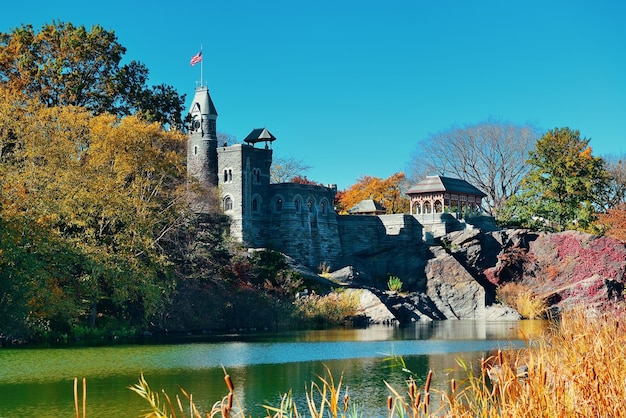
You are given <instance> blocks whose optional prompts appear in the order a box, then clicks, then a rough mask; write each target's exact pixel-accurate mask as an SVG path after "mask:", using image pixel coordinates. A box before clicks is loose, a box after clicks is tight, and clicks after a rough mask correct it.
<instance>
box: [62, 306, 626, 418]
mask: <svg viewBox="0 0 626 418" xmlns="http://www.w3.org/2000/svg"><path fill="white" fill-rule="evenodd" d="M625 318H626V314H625V313H624V311H623V310H622V309H617V310H615V312H612V313H611V314H606V315H604V316H594V315H592V314H589V313H587V312H585V311H583V310H574V311H571V312H566V313H565V314H564V315H563V316H562V318H561V320H560V321H559V322H558V323H555V324H554V326H553V327H552V329H551V330H550V332H548V333H547V334H546V335H544V336H542V337H540V338H539V339H538V340H537V341H528V343H527V346H526V348H524V349H521V350H508V351H498V352H497V353H496V354H494V355H493V356H491V357H489V358H486V359H483V360H481V361H480V363H479V364H478V366H477V367H476V368H475V367H474V366H473V365H470V364H467V363H465V362H464V361H463V360H462V359H458V360H457V361H458V364H459V367H460V368H461V369H462V370H463V371H464V373H465V375H466V378H465V379H463V380H462V381H456V380H451V381H450V382H449V386H448V385H441V386H440V387H449V389H447V390H436V389H433V388H432V387H431V386H432V383H433V371H432V370H431V371H429V372H428V374H427V376H426V378H425V380H424V381H425V383H424V386H423V387H420V386H419V385H418V384H417V382H416V380H415V379H414V378H413V376H412V375H411V376H409V377H408V379H407V381H406V387H405V388H402V389H397V388H394V387H393V386H392V385H390V384H388V383H387V382H385V386H386V388H387V390H388V392H389V396H388V398H387V408H386V410H387V416H388V417H390V418H392V417H402V418H404V417H409V418H421V417H455V418H456V417H468V418H469V417H471V418H481V417H484V418H492V417H493V418H498V417H512V418H516V417H570V416H577V417H626V409H625V408H624V406H623V405H624V402H625V400H626V326H624V325H621V324H620V322H621V321H622V320H624V319H625ZM224 381H225V384H226V389H227V390H228V393H227V395H226V396H224V398H222V400H220V401H218V402H216V403H215V404H214V405H213V407H212V409H211V410H210V411H206V412H203V413H200V412H199V411H198V409H197V407H196V405H195V404H194V402H193V397H192V395H191V394H188V393H186V392H185V391H184V390H183V389H181V393H182V395H183V398H184V399H186V400H187V401H188V402H189V404H188V406H187V407H186V408H184V407H183V403H182V401H181V398H180V397H179V396H178V395H177V396H176V399H175V400H176V402H175V403H173V402H172V401H171V399H170V397H169V396H168V395H167V394H166V393H165V392H162V393H163V395H164V397H165V402H163V403H161V402H160V399H159V394H158V393H155V392H152V391H151V390H150V388H149V386H148V383H147V382H146V381H145V379H144V377H143V375H142V376H141V378H140V380H139V383H138V384H136V385H133V386H132V387H131V388H130V389H131V390H133V391H135V392H136V393H137V394H139V395H140V396H141V397H143V398H144V399H145V400H146V401H147V402H148V404H149V410H148V411H147V412H146V413H145V414H144V415H142V416H143V417H154V418H166V417H167V418H170V417H179V416H180V417H182V418H185V417H187V416H189V417H191V418H201V417H222V418H233V417H237V418H239V417H241V418H243V417H246V416H250V415H246V412H245V410H244V408H243V407H242V406H241V405H240V404H239V403H238V401H237V396H236V393H235V388H234V385H233V383H232V380H231V378H230V376H229V375H228V373H226V370H224ZM342 384H343V375H341V377H340V379H339V380H338V381H335V380H334V378H333V375H332V373H331V370H330V369H328V368H327V369H326V376H323V377H322V376H318V382H312V383H311V385H310V386H309V388H308V389H307V391H306V407H307V408H308V411H303V412H301V411H299V410H298V408H297V406H296V402H295V401H294V399H293V396H292V392H291V391H289V392H288V393H286V394H284V395H283V396H282V397H281V402H280V405H279V406H268V405H263V406H264V408H265V410H266V417H268V418H287V417H288V418H301V417H302V418H304V417H311V418H323V417H330V418H348V417H350V418H352V417H355V418H356V417H373V416H376V415H375V414H374V413H372V412H371V411H366V410H362V408H361V407H360V406H359V405H360V404H359V403H358V401H355V400H353V399H354V398H358V396H357V397H353V396H349V395H348V393H347V391H344V395H343V396H342V395H341V390H342ZM82 395H83V404H82V414H83V415H82V416H83V418H86V383H85V380H84V379H83V391H82ZM433 396H434V398H433ZM78 399H79V395H78V381H77V379H75V380H74V400H75V408H76V418H80V415H79V407H78V404H79V401H78ZM433 399H435V402H434V403H433ZM381 406H382V405H381ZM177 413H179V414H180V415H177ZM187 414H188V415H187Z"/></svg>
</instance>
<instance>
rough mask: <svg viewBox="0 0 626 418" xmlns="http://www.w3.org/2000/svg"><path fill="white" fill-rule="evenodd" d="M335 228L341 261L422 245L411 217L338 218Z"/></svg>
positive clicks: (348, 216)
mask: <svg viewBox="0 0 626 418" xmlns="http://www.w3.org/2000/svg"><path fill="white" fill-rule="evenodd" d="M337 225H338V229H339V238H340V241H341V248H342V252H343V256H344V257H349V256H351V255H360V254H364V253H376V252H379V251H383V250H386V249H388V248H391V247H394V246H398V247H401V246H404V245H409V246H410V245H419V244H421V243H422V234H423V231H422V226H421V225H420V223H419V222H417V220H416V219H415V217H414V216H412V215H406V214H395V215H378V216H369V215H340V216H337Z"/></svg>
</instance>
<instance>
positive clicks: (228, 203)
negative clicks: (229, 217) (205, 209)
mask: <svg viewBox="0 0 626 418" xmlns="http://www.w3.org/2000/svg"><path fill="white" fill-rule="evenodd" d="M224 210H225V211H227V210H233V199H231V198H230V196H226V197H225V198H224Z"/></svg>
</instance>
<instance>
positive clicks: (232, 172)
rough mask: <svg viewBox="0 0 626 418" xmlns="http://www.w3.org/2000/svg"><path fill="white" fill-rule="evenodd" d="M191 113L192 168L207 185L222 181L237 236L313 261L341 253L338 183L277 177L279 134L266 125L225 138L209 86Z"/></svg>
mask: <svg viewBox="0 0 626 418" xmlns="http://www.w3.org/2000/svg"><path fill="white" fill-rule="evenodd" d="M189 117H190V122H189V138H188V144H187V171H188V174H189V176H191V177H194V178H196V179H197V180H198V181H199V183H200V184H201V185H202V186H204V187H207V188H211V187H217V189H218V191H219V195H220V204H221V208H222V210H223V211H224V213H225V214H227V215H229V217H230V218H231V228H230V231H231V236H232V237H233V238H235V239H236V240H237V241H239V242H241V243H243V244H244V245H246V246H247V247H249V248H272V249H275V250H278V251H281V252H283V253H285V254H287V255H289V256H291V257H293V258H295V259H296V260H298V261H300V262H302V263H304V264H306V265H309V266H315V267H316V266H318V265H319V264H321V263H331V262H332V261H334V260H336V259H337V258H339V257H340V256H341V243H340V241H339V232H338V227H337V216H336V213H335V211H334V208H333V200H334V196H335V193H336V187H334V186H322V185H313V184H296V183H277V184H273V183H271V181H270V167H271V165H272V153H273V151H272V149H271V145H272V143H273V142H274V141H275V140H276V138H275V137H274V136H273V135H272V134H271V133H270V132H269V131H268V130H267V129H265V128H260V129H254V130H252V132H250V134H249V135H248V136H247V137H246V138H245V139H244V143H243V144H234V145H227V144H225V143H224V144H219V143H218V142H219V141H218V138H217V126H216V125H217V111H216V109H215V105H214V104H213V100H212V99H211V96H210V95H209V91H208V89H207V88H206V87H200V88H197V89H196V92H195V95H194V98H193V102H192V105H191V109H190V111H189ZM257 145H259V146H258V147H257Z"/></svg>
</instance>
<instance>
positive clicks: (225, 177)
mask: <svg viewBox="0 0 626 418" xmlns="http://www.w3.org/2000/svg"><path fill="white" fill-rule="evenodd" d="M227 181H228V170H224V183H226V182H227Z"/></svg>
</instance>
